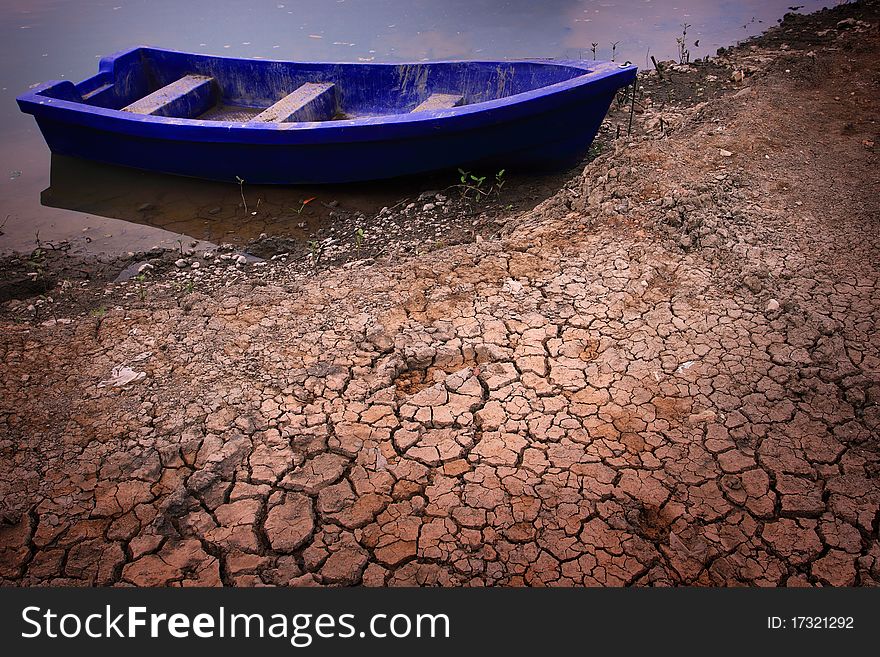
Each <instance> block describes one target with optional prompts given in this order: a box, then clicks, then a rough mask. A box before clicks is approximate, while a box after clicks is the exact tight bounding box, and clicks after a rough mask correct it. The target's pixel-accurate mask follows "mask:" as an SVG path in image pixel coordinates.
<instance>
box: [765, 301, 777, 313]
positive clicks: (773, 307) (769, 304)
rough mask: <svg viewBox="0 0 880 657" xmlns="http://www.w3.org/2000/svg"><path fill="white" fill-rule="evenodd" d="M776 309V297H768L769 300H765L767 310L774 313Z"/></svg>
mask: <svg viewBox="0 0 880 657" xmlns="http://www.w3.org/2000/svg"><path fill="white" fill-rule="evenodd" d="M777 310H779V302H778V301H777V300H776V299H770V301H768V302H767V312H768V313H774V312H776V311H777Z"/></svg>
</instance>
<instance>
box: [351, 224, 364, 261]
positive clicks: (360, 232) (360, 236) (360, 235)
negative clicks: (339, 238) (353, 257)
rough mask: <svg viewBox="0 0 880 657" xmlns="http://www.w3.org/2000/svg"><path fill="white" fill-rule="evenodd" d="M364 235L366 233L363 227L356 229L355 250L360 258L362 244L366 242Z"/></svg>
mask: <svg viewBox="0 0 880 657" xmlns="http://www.w3.org/2000/svg"><path fill="white" fill-rule="evenodd" d="M364 236H365V233H364V229H363V228H358V229H357V230H356V231H354V250H355V253H356V254H357V257H358V258H360V257H361V246H362V245H363V243H364Z"/></svg>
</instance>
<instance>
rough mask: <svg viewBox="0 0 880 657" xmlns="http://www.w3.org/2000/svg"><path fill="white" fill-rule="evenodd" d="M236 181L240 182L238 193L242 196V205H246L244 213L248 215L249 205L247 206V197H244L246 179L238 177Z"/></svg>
mask: <svg viewBox="0 0 880 657" xmlns="http://www.w3.org/2000/svg"><path fill="white" fill-rule="evenodd" d="M235 179H236V180H237V181H238V192H239V194H241V202H242V205H244V213H245V214H247V213H248V204H247V199H245V197H244V178H239V177H238V176H236V177H235Z"/></svg>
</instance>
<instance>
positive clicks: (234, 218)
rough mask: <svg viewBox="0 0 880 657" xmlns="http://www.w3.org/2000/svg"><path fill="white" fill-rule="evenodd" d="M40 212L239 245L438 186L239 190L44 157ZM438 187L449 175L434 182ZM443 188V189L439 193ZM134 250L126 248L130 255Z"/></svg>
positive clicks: (312, 227) (305, 229)
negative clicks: (46, 179)
mask: <svg viewBox="0 0 880 657" xmlns="http://www.w3.org/2000/svg"><path fill="white" fill-rule="evenodd" d="M51 162H52V163H51V171H50V184H49V187H48V188H46V189H45V190H44V191H43V192H42V194H41V197H40V200H41V203H42V205H44V206H47V207H52V208H61V209H66V210H73V211H75V212H79V213H85V214H89V215H97V216H100V217H107V218H111V219H120V220H122V221H126V222H130V223H133V224H140V225H144V226H151V227H154V228H160V229H163V230H166V231H170V232H172V233H177V234H180V235H183V236H187V237H189V238H192V240H195V241H205V242H211V243H214V244H219V243H222V242H230V243H233V244H235V245H242V244H246V243H247V242H249V241H251V240H254V239H257V238H258V237H260V235H261V234H266V235H271V236H285V237H301V238H303V239H308V237H309V235H311V234H313V233H314V232H315V231H316V230H319V229H321V228H323V227H327V226H328V225H330V224H331V223H332V222H333V220H334V218H335V217H336V216H337V213H338V212H341V211H348V212H362V213H364V214H365V215H369V214H370V213H373V214H375V213H377V212H379V210H381V209H382V208H383V207H384V206H392V205H394V204H395V203H397V202H398V201H399V200H400V199H402V198H405V197H408V196H412V195H416V196H418V194H419V193H421V192H422V191H425V190H428V189H432V188H433V189H436V188H437V186H438V185H440V184H441V180H440V179H439V178H435V177H433V176H419V177H415V178H408V179H399V180H393V181H387V182H373V183H357V184H346V185H321V186H315V187H302V186H296V187H279V186H271V187H270V186H260V185H248V184H247V183H246V182H245V183H244V184H242V185H236V184H229V183H220V182H212V181H205V180H197V179H193V178H183V177H179V176H171V175H166V174H160V173H152V172H146V171H139V170H136V169H129V168H125V167H118V166H113V165H107V164H100V163H96V162H90V161H86V160H80V159H77V158H71V157H66V156H63V155H54V154H53V155H52V161H51ZM442 180H443V181H445V183H446V185H448V184H449V180H450V176H449V175H446V176H444V177H443V178H442ZM446 185H443V186H446ZM133 250H134V249H133Z"/></svg>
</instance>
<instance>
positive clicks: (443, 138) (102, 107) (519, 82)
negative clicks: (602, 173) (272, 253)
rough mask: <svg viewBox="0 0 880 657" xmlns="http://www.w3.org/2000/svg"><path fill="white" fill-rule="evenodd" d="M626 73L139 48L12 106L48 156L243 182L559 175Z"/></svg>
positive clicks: (581, 64) (584, 65) (565, 64)
mask: <svg viewBox="0 0 880 657" xmlns="http://www.w3.org/2000/svg"><path fill="white" fill-rule="evenodd" d="M635 75H636V68H635V67H634V66H630V65H621V64H615V63H613V62H597V61H558V60H536V61H512V62H502V61H494V62H476V61H460V62H431V63H412V64H374V63H358V64H327V63H299V62H285V61H269V60H261V59H258V60H251V59H233V58H227V57H213V56H208V55H197V54H191V53H184V52H177V51H172V50H163V49H159V48H150V47H139V48H134V49H131V50H126V51H123V52H120V53H117V54H115V55H112V56H110V57H105V58H104V59H102V60H101V63H100V67H99V73H98V74H97V75H95V76H93V77H90V78H88V79H86V80H83V81H82V82H80V83H78V84H74V83H73V82H71V81H69V80H65V81H60V82H57V81H56V82H49V83H46V84H42V85H40V86H37V87H35V88H34V89H32V90H30V91H29V92H28V93H26V94H24V95H22V96H19V98H18V104H19V107H20V108H21V110H22V111H23V112H27V113H28V114H33V115H34V117H35V118H36V120H37V124H38V125H39V127H40V130H41V131H42V133H43V136H44V137H45V139H46V142H47V144H48V145H49V148H50V149H51V150H52V151H53V152H55V153H60V154H63V155H69V156H74V157H80V158H86V159H91V160H98V161H101V162H108V163H111V164H120V165H125V166H129V167H136V168H139V169H147V170H152V171H162V172H166V173H172V174H179V175H184V176H194V177H198V178H211V179H215V180H225V181H230V182H235V181H236V180H237V179H241V180H244V181H246V182H248V183H279V184H286V183H333V182H349V181H355V180H370V179H378V178H390V177H394V176H400V175H406V174H413V173H420V172H425V171H431V170H437V169H445V168H451V167H459V166H460V167H472V168H476V167H479V166H481V165H482V166H488V165H490V164H491V165H493V166H500V167H504V168H508V169H524V168H534V167H548V166H549V167H552V166H560V165H564V164H567V163H570V162H572V161H573V160H574V159H576V158H577V157H578V156H580V155H582V154H583V153H584V152H585V151H586V150H587V149H588V148H589V146H590V143H591V142H592V140H593V138H594V137H595V136H596V132H597V131H598V129H599V125H600V124H601V122H602V119H603V118H604V117H605V114H606V112H607V111H608V107H609V105H610V104H611V101H612V99H613V97H614V94H615V92H616V91H617V90H618V89H619V88H621V87H623V86H625V85H628V84H630V83H632V82H633V80H634V79H635Z"/></svg>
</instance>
